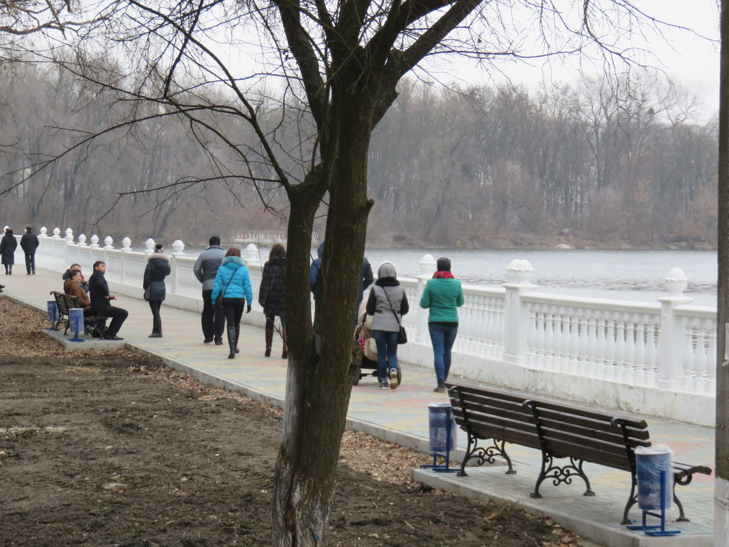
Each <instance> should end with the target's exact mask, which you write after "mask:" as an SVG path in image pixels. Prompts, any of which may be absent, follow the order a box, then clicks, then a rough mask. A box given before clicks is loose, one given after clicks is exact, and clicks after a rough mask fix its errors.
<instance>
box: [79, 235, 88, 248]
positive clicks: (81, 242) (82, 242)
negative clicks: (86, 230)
mask: <svg viewBox="0 0 729 547" xmlns="http://www.w3.org/2000/svg"><path fill="white" fill-rule="evenodd" d="M78 246H79V247H86V236H85V235H84V234H81V235H80V236H78Z"/></svg>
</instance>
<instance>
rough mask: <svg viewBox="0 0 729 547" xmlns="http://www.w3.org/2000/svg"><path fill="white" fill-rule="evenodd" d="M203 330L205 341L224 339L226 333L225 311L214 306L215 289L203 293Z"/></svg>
mask: <svg viewBox="0 0 729 547" xmlns="http://www.w3.org/2000/svg"><path fill="white" fill-rule="evenodd" d="M202 294H203V311H202V330H203V336H205V340H212V339H213V338H215V340H216V341H220V340H222V339H223V333H224V332H225V310H224V309H223V308H216V307H215V305H214V304H213V301H212V298H213V289H210V290H209V291H203V292H202Z"/></svg>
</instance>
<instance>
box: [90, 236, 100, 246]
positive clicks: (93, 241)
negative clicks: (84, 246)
mask: <svg viewBox="0 0 729 547" xmlns="http://www.w3.org/2000/svg"><path fill="white" fill-rule="evenodd" d="M89 247H91V248H92V249H98V248H99V236H97V235H96V234H91V245H89Z"/></svg>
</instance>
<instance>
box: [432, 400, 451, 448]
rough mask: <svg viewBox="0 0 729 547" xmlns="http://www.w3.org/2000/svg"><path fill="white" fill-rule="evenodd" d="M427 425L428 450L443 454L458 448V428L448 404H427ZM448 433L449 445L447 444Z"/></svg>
mask: <svg viewBox="0 0 729 547" xmlns="http://www.w3.org/2000/svg"><path fill="white" fill-rule="evenodd" d="M428 423H429V426H430V450H431V451H432V452H435V453H441V454H445V453H446V452H452V451H454V450H456V447H457V446H458V442H457V432H458V426H457V425H456V419H455V416H454V415H453V408H452V407H451V404H450V403H430V404H428ZM449 432H450V443H449V442H448V440H449V436H448V433H449Z"/></svg>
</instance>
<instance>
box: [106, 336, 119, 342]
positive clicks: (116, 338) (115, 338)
mask: <svg viewBox="0 0 729 547" xmlns="http://www.w3.org/2000/svg"><path fill="white" fill-rule="evenodd" d="M104 340H117V341H119V340H124V338H119V337H118V336H105V337H104Z"/></svg>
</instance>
